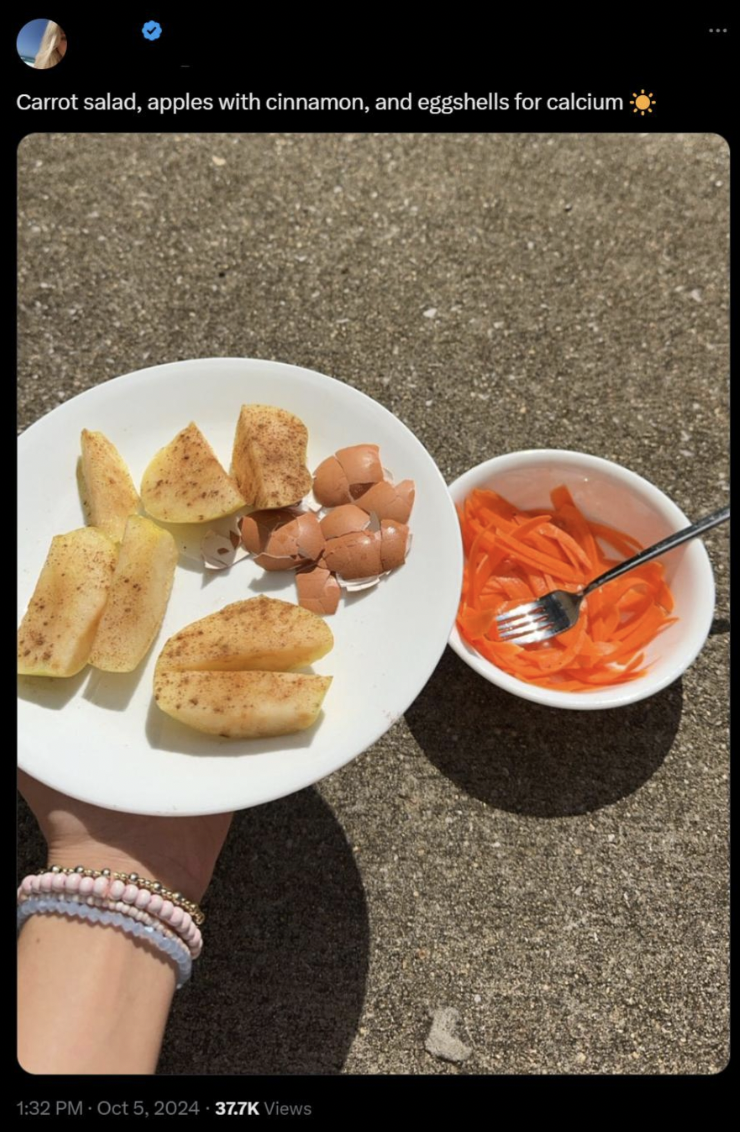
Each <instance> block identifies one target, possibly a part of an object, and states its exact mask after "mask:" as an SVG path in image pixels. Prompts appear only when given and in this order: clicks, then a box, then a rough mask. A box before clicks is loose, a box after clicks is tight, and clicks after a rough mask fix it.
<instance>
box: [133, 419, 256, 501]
mask: <svg viewBox="0 0 740 1132" xmlns="http://www.w3.org/2000/svg"><path fill="white" fill-rule="evenodd" d="M141 498H142V502H143V504H144V507H145V508H146V510H147V511H148V512H149V514H150V515H151V516H152V518H154V519H161V521H162V522H164V523H210V522H211V521H212V520H213V519H220V518H222V517H223V516H224V515H230V514H231V513H232V512H233V511H238V510H239V508H240V507H244V506H246V501H245V499H244V497H243V496H242V495H241V493H240V492H239V490H238V488H237V486H236V484H235V482H234V481H233V480H232V478H231V477H230V476H229V475H227V474H226V472H225V471H224V469H223V468H222V467H221V465H220V463H219V462H218V459H217V458H216V454H215V453H214V451H213V449H212V448H211V446H210V444H209V443H208V441H207V440H206V438H205V436H204V435H203V433H202V432H201V431H200V429H199V428H198V426H197V425H196V424H194V423H193V422H191V423H190V424H189V425H188V427H187V428H184V429H183V430H182V432H179V433H178V434H177V436H176V437H175V439H174V440H172V441H170V443H169V444H168V445H167V446H166V447H165V448H162V449H160V451H159V452H158V453H157V455H156V456H155V457H154V459H153V460H152V461H151V463H150V464H149V466H148V468H147V469H146V471H145V472H144V478H143V480H142V481H141Z"/></svg>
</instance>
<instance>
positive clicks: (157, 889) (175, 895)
mask: <svg viewBox="0 0 740 1132" xmlns="http://www.w3.org/2000/svg"><path fill="white" fill-rule="evenodd" d="M43 873H63V874H64V875H65V876H71V875H72V874H73V873H77V874H78V875H79V876H81V877H92V878H93V880H97V879H98V878H99V877H105V878H106V879H107V880H120V881H123V883H124V884H125V885H126V884H135V885H136V886H137V888H140V889H146V891H147V892H152V893H156V894H157V895H158V896H161V897H162V899H163V900H169V901H170V903H172V904H174V906H175V907H176V908H182V909H184V911H186V912H187V913H188V914H189V915H190V916H192V918H193V920H195V922H196V924H202V923H204V922H205V918H206V916H205V912H203V911H202V909H201V908H200V906H199V905H198V904H196V903H195V901H194V900H187V899H186V897H184V896H183V895H182V893H181V892H173V891H172V890H171V889H169V888H167V887H166V885H164V884H162V883H161V882H160V881H158V880H150V879H149V878H148V877H142V876H139V874H138V873H120V872H115V871H114V870H111V869H86V868H85V866H84V865H75V866H74V868H69V866H66V865H47V866H46V867H45V868H43V869H37V870H36V875H37V876H41V875H42V874H43Z"/></svg>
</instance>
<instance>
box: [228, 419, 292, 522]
mask: <svg viewBox="0 0 740 1132" xmlns="http://www.w3.org/2000/svg"><path fill="white" fill-rule="evenodd" d="M307 444H308V430H307V429H306V426H305V425H304V423H303V421H301V420H299V419H298V417H294V416H293V414H292V413H289V412H287V411H286V410H285V409H278V408H276V407H275V406H274V405H242V409H241V413H240V414H239V421H238V423H237V426H236V436H235V437H234V450H233V453H232V457H231V472H232V475H233V476H234V478H235V480H236V482H237V483H238V485H239V490H240V491H241V493H242V495H243V496H244V498H245V499H246V500H247V502H248V503H249V504H251V505H252V506H253V507H255V508H256V509H258V510H264V509H266V508H269V509H272V508H275V507H290V506H291V504H293V503H298V502H299V501H300V500H301V499H303V497H304V495H306V493H307V492H308V491H310V489H311V483H312V478H311V473H310V472H309V470H308V468H307V467H306V446H307Z"/></svg>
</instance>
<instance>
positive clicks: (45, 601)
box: [18, 527, 118, 676]
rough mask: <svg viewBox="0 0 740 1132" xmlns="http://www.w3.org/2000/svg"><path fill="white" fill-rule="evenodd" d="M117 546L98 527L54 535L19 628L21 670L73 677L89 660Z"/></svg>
mask: <svg viewBox="0 0 740 1132" xmlns="http://www.w3.org/2000/svg"><path fill="white" fill-rule="evenodd" d="M117 554H118V547H117V545H116V543H115V542H114V541H113V539H111V538H109V537H108V535H106V534H104V533H103V531H101V530H98V528H97V527H81V528H80V529H79V530H76V531H70V532H69V534H66V535H56V536H55V537H54V538H53V539H52V541H51V548H50V549H49V553H48V555H47V556H46V561H45V563H44V565H43V568H42V570H41V574H40V575H39V580H38V582H37V583H36V589H35V590H34V591H33V597H32V598H31V601H30V602H29V605H28V609H27V611H26V615H25V617H24V618H23V621H22V622H21V627H20V629H19V630H18V672H19V673H21V674H22V675H25V676H75V675H76V674H77V673H78V672H79V671H80V670H81V669H83V668H84V667H85V665H86V664H87V660H88V657H89V655H90V649H91V648H92V643H93V640H94V638H95V633H96V630H97V627H98V622H99V621H100V618H101V616H102V613H103V609H104V608H105V603H106V599H107V597H108V590H109V587H110V583H111V579H112V577H113V571H114V569H115V564H116V557H117Z"/></svg>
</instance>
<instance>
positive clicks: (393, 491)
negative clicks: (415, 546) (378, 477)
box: [355, 480, 416, 523]
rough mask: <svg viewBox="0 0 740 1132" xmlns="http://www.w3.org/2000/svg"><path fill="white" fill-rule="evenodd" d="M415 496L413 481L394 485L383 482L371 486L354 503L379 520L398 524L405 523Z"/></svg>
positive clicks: (404, 481)
mask: <svg viewBox="0 0 740 1132" xmlns="http://www.w3.org/2000/svg"><path fill="white" fill-rule="evenodd" d="M415 494H416V492H415V488H414V481H413V480H401V482H400V483H396V484H393V483H388V481H387V480H383V481H382V482H381V483H375V484H373V486H372V487H371V488H369V489H368V490H367V491H366V492H364V494H363V495H360V496H359V497H358V498H357V499H356V501H355V502H356V503H357V506H358V507H361V508H362V509H363V511H367V512H368V513H369V512H375V514H376V515H377V516H378V518H379V519H381V520H382V519H395V521H396V522H398V523H407V522H408V520H409V516H410V515H411V509H412V507H413V506H414V496H415Z"/></svg>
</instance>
